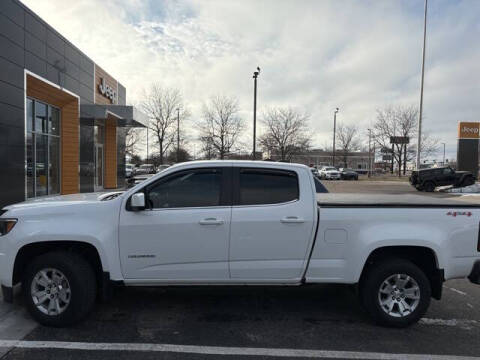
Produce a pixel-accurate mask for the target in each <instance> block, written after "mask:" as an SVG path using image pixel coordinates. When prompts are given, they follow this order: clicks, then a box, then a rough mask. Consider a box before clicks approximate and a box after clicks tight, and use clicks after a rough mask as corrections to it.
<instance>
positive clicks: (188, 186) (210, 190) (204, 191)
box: [146, 168, 222, 209]
mask: <svg viewBox="0 0 480 360" xmlns="http://www.w3.org/2000/svg"><path fill="white" fill-rule="evenodd" d="M221 187H222V171H221V169H217V168H206V169H191V170H185V171H180V172H178V173H175V174H172V175H171V176H168V177H167V178H165V179H160V180H159V181H158V182H156V183H155V184H153V185H151V186H149V187H148V188H147V191H146V198H147V205H148V207H149V208H151V209H166V208H185V207H206V206H219V205H220V198H221Z"/></svg>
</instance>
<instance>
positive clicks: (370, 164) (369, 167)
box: [368, 129, 372, 177]
mask: <svg viewBox="0 0 480 360" xmlns="http://www.w3.org/2000/svg"><path fill="white" fill-rule="evenodd" d="M371 172H372V129H368V177H370V175H371Z"/></svg>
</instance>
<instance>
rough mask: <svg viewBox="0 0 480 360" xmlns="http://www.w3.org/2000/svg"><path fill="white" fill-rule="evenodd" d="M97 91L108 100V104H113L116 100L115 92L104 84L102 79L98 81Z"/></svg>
mask: <svg viewBox="0 0 480 360" xmlns="http://www.w3.org/2000/svg"><path fill="white" fill-rule="evenodd" d="M98 90H99V91H100V94H102V95H103V96H105V97H106V98H107V99H110V102H111V103H112V104H114V103H115V102H116V99H117V92H116V91H115V90H113V88H112V87H111V86H110V85H108V84H107V83H106V82H105V79H104V78H101V79H100V84H99V85H98Z"/></svg>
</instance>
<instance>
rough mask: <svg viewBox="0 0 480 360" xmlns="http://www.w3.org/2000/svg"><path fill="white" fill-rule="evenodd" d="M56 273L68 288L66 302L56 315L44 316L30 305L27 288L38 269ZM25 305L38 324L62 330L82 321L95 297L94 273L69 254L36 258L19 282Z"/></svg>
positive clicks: (49, 254)
mask: <svg viewBox="0 0 480 360" xmlns="http://www.w3.org/2000/svg"><path fill="white" fill-rule="evenodd" d="M46 268H50V269H56V270H59V271H60V272H61V273H62V274H63V275H65V277H66V279H67V281H68V283H69V286H70V291H71V293H70V302H69V304H68V306H66V308H65V310H64V311H63V312H61V313H60V314H58V315H47V314H45V313H43V312H42V311H40V310H39V309H38V308H37V306H36V305H35V304H34V301H33V298H32V295H31V285H32V281H33V280H34V278H35V275H36V274H37V273H38V272H39V271H41V270H42V269H46ZM22 289H23V294H24V298H25V304H26V305H27V308H28V311H29V312H30V314H31V315H32V317H33V318H34V319H35V320H37V321H38V322H39V323H40V324H42V325H46V326H53V327H64V326H68V325H72V324H75V323H77V322H79V321H81V320H83V319H84V318H85V317H86V316H87V315H88V314H89V313H90V311H91V310H92V309H93V305H94V302H95V297H96V293H97V283H96V278H95V273H94V271H93V269H92V267H91V266H90V264H89V263H88V262H87V261H86V260H85V259H84V258H83V257H81V256H80V255H77V254H74V253H70V252H63V251H58V252H51V253H46V254H43V255H40V256H38V257H37V258H35V259H34V260H33V261H32V262H31V263H30V264H29V266H28V267H27V269H26V271H25V273H24V276H23V281H22Z"/></svg>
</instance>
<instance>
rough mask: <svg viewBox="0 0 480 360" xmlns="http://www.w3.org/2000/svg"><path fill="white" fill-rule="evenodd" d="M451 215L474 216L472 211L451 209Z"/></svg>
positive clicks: (449, 213)
mask: <svg viewBox="0 0 480 360" xmlns="http://www.w3.org/2000/svg"><path fill="white" fill-rule="evenodd" d="M447 215H449V216H453V217H457V216H468V217H470V216H472V213H471V212H470V211H449V212H448V213H447Z"/></svg>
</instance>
